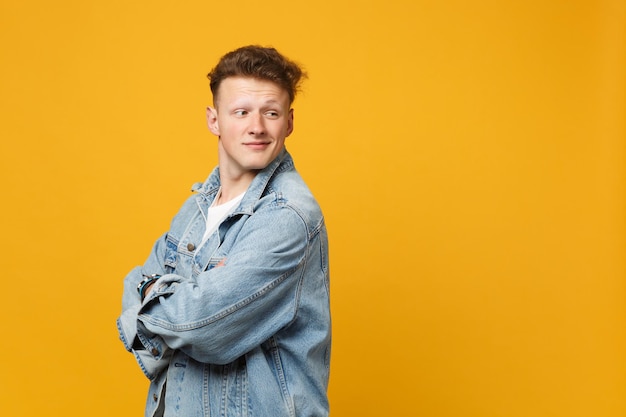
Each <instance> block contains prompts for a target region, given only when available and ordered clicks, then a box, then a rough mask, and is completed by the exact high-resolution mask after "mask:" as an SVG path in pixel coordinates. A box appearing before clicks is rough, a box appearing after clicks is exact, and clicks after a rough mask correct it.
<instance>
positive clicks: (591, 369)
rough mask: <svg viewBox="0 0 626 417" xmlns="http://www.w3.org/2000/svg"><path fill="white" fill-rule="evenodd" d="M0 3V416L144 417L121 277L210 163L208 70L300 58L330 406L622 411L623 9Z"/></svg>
mask: <svg viewBox="0 0 626 417" xmlns="http://www.w3.org/2000/svg"><path fill="white" fill-rule="evenodd" d="M176 4H177V5H175V2H170V1H167V2H166V1H145V0H139V1H126V0H124V1H122V0H109V1H106V2H105V1H83V0H81V1H79V0H73V1H72V0H60V1H57V2H44V1H41V0H34V1H15V0H13V1H11V0H4V1H3V2H2V3H0V54H1V62H0V88H1V93H0V118H1V123H0V138H1V145H0V146H1V148H0V152H1V154H0V155H2V159H3V161H2V164H0V172H1V181H2V183H1V184H0V186H1V188H0V190H1V193H2V203H3V204H2V206H3V207H2V216H1V220H0V221H1V222H2V229H3V231H4V238H3V240H2V243H1V245H2V246H1V248H0V249H1V252H0V253H1V254H2V260H3V271H4V276H3V278H2V283H3V285H2V289H3V300H2V302H1V303H0V314H2V317H3V323H4V331H3V335H4V336H3V338H2V343H0V353H1V354H2V358H3V359H2V363H3V365H2V367H1V370H0V415H3V416H12V417H13V416H40V415H55V416H70V415H76V416H84V415H90V416H111V415H119V416H126V415H127V416H131V415H141V414H142V410H143V402H144V396H145V389H146V387H147V383H146V380H144V378H143V376H142V375H141V373H140V371H139V370H138V369H137V368H136V366H135V363H134V361H133V359H132V357H131V355H129V354H127V353H126V352H125V351H124V349H123V348H122V345H121V344H120V343H119V342H118V341H117V333H116V330H115V325H114V321H115V318H116V316H117V314H118V312H119V308H120V298H121V291H122V287H121V281H122V279H123V277H124V275H125V273H126V272H127V271H128V270H129V269H130V268H131V267H133V266H134V265H135V264H138V263H140V262H142V261H143V259H144V258H145V256H146V255H147V253H148V251H149V249H150V246H151V244H152V242H153V240H154V239H155V238H156V237H157V236H158V235H159V234H161V233H162V232H163V231H164V229H165V228H166V227H167V225H168V223H169V220H170V218H171V216H172V215H173V214H174V213H175V211H176V210H177V208H178V207H179V205H180V204H181V202H182V201H183V200H184V199H185V198H186V196H187V195H188V187H189V186H190V185H191V183H193V182H195V181H198V180H203V179H204V178H205V176H206V175H207V174H208V172H209V171H210V169H211V168H212V167H213V166H214V165H215V163H216V157H215V150H216V149H215V139H214V137H213V136H211V135H210V133H209V132H208V130H207V129H206V127H205V122H204V107H205V106H206V105H207V104H209V103H210V94H209V88H208V82H207V80H206V79H205V78H204V77H205V74H206V73H207V72H208V71H209V70H210V68H211V67H212V66H213V65H214V64H215V62H216V61H217V59H218V58H219V57H220V56H221V55H222V54H223V53H225V52H227V51H229V50H231V49H233V48H235V47H237V46H240V45H243V44H249V43H259V44H264V45H267V44H271V45H274V46H276V47H277V48H278V49H280V50H281V51H283V52H284V53H285V54H287V55H288V56H290V57H292V58H293V59H295V60H297V61H299V62H301V63H302V64H304V66H305V67H306V68H307V69H308V72H309V75H310V79H309V80H308V82H307V83H306V84H305V86H304V87H305V91H304V93H303V94H302V95H301V96H300V98H299V99H298V100H297V101H296V103H295V108H296V131H295V133H294V135H292V136H291V137H290V138H289V140H288V147H289V149H290V150H291V152H292V153H293V154H294V157H295V158H296V162H297V166H298V167H299V169H300V171H301V172H302V174H303V176H304V177H305V178H306V179H307V180H308V182H309V184H310V186H311V188H312V189H313V191H314V193H315V194H316V195H317V196H318V199H319V200H320V202H321V204H322V206H323V208H324V209H325V213H326V216H327V220H328V226H329V232H330V239H331V256H332V258H331V268H332V285H333V306H332V307H333V313H334V323H333V324H334V332H335V339H334V345H333V364H332V376H331V387H330V397H331V401H332V410H333V415H334V416H335V417H339V416H360V417H367V416H429V417H444V416H446V417H447V416H450V417H453V416H454V417H458V416H463V417H471V416H476V417H491V416H493V417H496V416H497V417H518V416H519V417H528V416H534V417H538V416H551V417H554V416H562V417H577V416H581V417H582V416H603V417H617V416H625V415H626V396H625V395H624V393H625V392H626V360H625V359H626V356H625V355H626V337H625V329H626V299H625V296H626V288H625V284H626V264H625V257H624V255H625V253H624V250H625V249H626V244H625V243H626V225H625V222H624V220H625V217H624V216H625V210H624V209H625V204H624V203H625V195H626V194H625V187H624V185H625V182H624V180H625V176H626V170H625V164H624V159H625V156H626V149H625V146H624V144H625V130H624V116H625V114H626V110H625V105H624V104H625V95H624V94H625V84H624V74H625V73H626V68H625V65H624V57H625V56H626V47H625V38H624V28H625V18H624V16H625V5H624V2H623V1H611V0H587V1H584V0H578V1H576V0H568V1H565V0H548V1H546V0H512V1H495V0H493V1H489V0H479V1H473V2H466V1H461V0H456V1H426V0H415V1H409V0H406V1H400V0H390V1H385V2H373V1H345V2H341V1H326V0H320V1H317V2H315V1H309V2H298V1H292V0H290V1H287V0H276V1H273V2H269V3H263V2H258V1H248V0H243V1H239V2H209V1H199V0H198V1H185V2H179V3H176Z"/></svg>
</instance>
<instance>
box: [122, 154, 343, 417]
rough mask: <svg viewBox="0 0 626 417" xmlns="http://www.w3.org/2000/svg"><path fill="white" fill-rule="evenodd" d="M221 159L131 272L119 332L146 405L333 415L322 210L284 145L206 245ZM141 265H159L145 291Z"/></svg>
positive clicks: (187, 412)
mask: <svg viewBox="0 0 626 417" xmlns="http://www.w3.org/2000/svg"><path fill="white" fill-rule="evenodd" d="M219 186H220V180H219V173H218V171H217V168H216V169H215V170H214V171H213V173H212V174H211V175H210V176H209V178H208V179H207V180H206V182H204V183H203V184H196V185H195V186H194V190H195V191H196V192H197V193H196V194H195V195H194V196H192V197H190V198H189V199H188V200H187V201H186V202H185V204H184V205H183V207H182V208H181V210H180V212H179V213H178V214H177V215H176V216H175V217H174V219H173V220H172V224H171V228H170V230H169V231H168V232H167V233H166V234H165V235H163V236H162V237H161V238H160V239H159V240H158V241H157V242H156V243H155V245H154V248H153V250H152V252H151V254H150V256H149V257H148V260H147V261H146V263H145V264H144V265H143V266H142V267H136V268H135V269H133V270H132V271H131V272H130V273H129V274H128V275H127V277H126V278H125V280H124V294H123V299H122V314H121V316H120V317H119V319H118V321H117V324H118V330H119V334H120V338H121V340H122V342H123V343H124V346H125V347H126V349H127V350H129V351H131V352H133V354H134V355H135V357H136V359H137V362H138V363H139V366H140V367H141V369H142V371H143V372H144V374H145V375H146V376H147V377H148V378H149V379H150V381H151V384H150V390H149V394H148V399H147V406H146V412H145V415H146V416H160V415H164V416H166V417H168V416H185V417H187V416H221V417H225V416H251V417H254V416H259V417H261V416H262V417H282V416H291V417H294V416H298V417H304V416H327V415H328V399H327V395H326V392H327V386H328V376H329V365H330V342H331V323H330V306H329V271H328V242H327V235H326V227H325V225H324V218H323V216H322V213H321V210H320V208H319V206H318V204H317V203H316V201H315V199H314V198H313V196H312V195H311V193H310V192H309V190H308V188H307V187H306V185H305V184H304V182H303V181H302V178H301V177H300V175H299V174H298V173H297V172H296V170H295V168H294V165H293V161H292V159H291V156H290V155H289V153H288V152H287V151H286V150H283V152H282V153H281V154H280V155H279V156H278V157H277V158H276V160H274V161H273V162H272V163H271V164H270V165H269V166H268V167H267V168H265V169H264V170H262V171H261V172H260V173H259V174H258V175H257V176H256V177H255V179H254V180H253V182H252V184H251V185H250V187H249V188H248V191H247V192H246V194H245V196H244V197H243V200H242V201H241V203H240V204H239V206H238V207H237V208H236V209H235V210H234V212H233V213H232V214H230V215H229V216H228V217H227V218H226V219H225V220H224V222H223V223H222V224H221V225H220V227H219V228H218V230H217V231H216V233H214V234H213V235H212V236H211V237H210V238H209V240H208V241H207V242H206V243H205V244H203V245H201V244H200V243H201V239H202V236H203V234H204V229H205V225H206V215H207V210H208V207H209V206H210V205H211V202H212V201H213V199H214V198H215V195H216V193H217V191H218V188H219ZM142 274H147V275H149V274H161V275H162V277H161V278H160V279H159V280H158V281H157V282H156V283H155V285H154V286H153V288H152V291H150V293H149V294H148V297H146V299H145V300H144V301H143V302H142V301H141V300H140V298H139V295H138V294H137V290H136V287H137V284H138V283H139V282H140V281H141V280H142Z"/></svg>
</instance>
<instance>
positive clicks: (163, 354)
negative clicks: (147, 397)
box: [117, 235, 171, 380]
mask: <svg viewBox="0 0 626 417" xmlns="http://www.w3.org/2000/svg"><path fill="white" fill-rule="evenodd" d="M165 236H166V235H163V236H162V237H161V238H160V239H159V240H157V242H156V243H155V245H154V248H153V249H152V252H151V253H150V256H149V257H148V260H147V261H146V263H145V264H144V266H143V267H135V268H134V269H133V270H131V271H130V272H129V273H128V275H127V276H126V278H125V279H124V292H123V295H122V314H121V315H120V316H119V318H118V319H117V329H118V332H119V336H120V339H121V341H122V343H123V344H124V347H125V348H126V350H128V351H129V352H132V353H133V354H134V355H135V358H136V360H137V363H138V364H139V367H140V368H141V370H142V371H143V373H144V374H145V375H146V376H147V377H148V378H149V379H151V380H152V379H154V378H155V377H156V376H157V375H158V374H159V372H160V371H161V370H163V369H164V368H166V367H167V365H168V363H169V357H170V356H171V351H170V349H168V348H167V346H165V345H164V344H163V342H162V341H161V340H160V339H158V338H145V337H144V336H143V335H141V334H140V333H138V332H137V323H138V322H137V316H138V313H139V311H140V309H141V307H142V302H141V298H140V297H139V294H138V293H137V285H138V284H139V283H140V282H141V280H142V279H143V274H146V275H149V274H159V275H161V274H165V271H164V269H163V265H164V262H163V256H164V251H165ZM145 302H146V300H144V303H145Z"/></svg>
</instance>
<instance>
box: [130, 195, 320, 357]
mask: <svg viewBox="0 0 626 417" xmlns="http://www.w3.org/2000/svg"><path fill="white" fill-rule="evenodd" d="M309 238H310V236H309V233H308V229H307V227H306V224H305V222H304V221H303V219H302V218H301V217H300V215H299V214H298V212H297V211H296V210H294V209H293V208H290V207H288V206H285V205H282V206H281V205H271V206H266V207H263V208H261V209H260V210H259V211H258V212H255V213H254V214H252V215H251V216H250V217H249V218H248V219H247V220H246V221H245V224H244V226H243V227H242V228H241V230H239V232H238V234H237V237H236V241H235V243H234V244H233V245H232V246H231V247H230V250H229V252H228V253H227V254H225V257H226V258H225V259H224V262H223V266H218V267H215V268H213V269H210V270H208V271H205V272H203V273H201V274H199V275H198V276H197V277H196V278H184V277H181V276H178V275H173V274H170V275H165V276H163V277H162V278H161V279H160V280H159V281H158V282H157V284H156V285H155V286H154V287H153V291H151V292H150V294H149V297H148V299H147V300H145V302H144V304H143V305H142V306H141V307H140V308H139V312H138V324H137V333H138V335H139V338H140V339H141V340H151V341H154V342H155V343H156V341H163V343H164V344H165V345H166V346H168V347H169V348H170V349H180V350H182V351H183V352H185V353H186V354H187V355H189V356H190V357H192V358H193V359H195V360H198V361H200V362H205V363H215V364H225V363H229V362H232V361H233V360H235V359H236V358H237V357H239V356H241V355H243V354H244V353H246V352H247V351H249V350H250V349H252V348H253V347H255V346H258V345H260V344H261V343H263V342H264V341H265V340H267V339H268V338H269V337H270V336H272V335H274V334H275V333H276V332H278V331H279V330H280V329H281V328H283V327H284V326H286V325H288V324H289V323H290V322H291V321H292V320H293V319H294V318H295V316H296V313H297V308H298V300H299V295H300V293H299V289H300V284H301V282H300V281H301V279H302V276H303V272H304V269H305V268H306V260H307V250H308V247H309Z"/></svg>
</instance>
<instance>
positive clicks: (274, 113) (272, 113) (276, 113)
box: [265, 111, 278, 117]
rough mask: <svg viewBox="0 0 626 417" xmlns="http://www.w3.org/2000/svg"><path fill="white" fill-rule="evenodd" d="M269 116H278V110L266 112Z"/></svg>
mask: <svg viewBox="0 0 626 417" xmlns="http://www.w3.org/2000/svg"><path fill="white" fill-rule="evenodd" d="M265 114H266V115H267V116H268V117H278V112H277V111H268V112H266V113H265Z"/></svg>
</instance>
